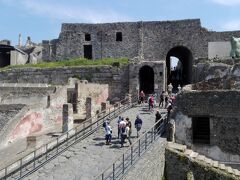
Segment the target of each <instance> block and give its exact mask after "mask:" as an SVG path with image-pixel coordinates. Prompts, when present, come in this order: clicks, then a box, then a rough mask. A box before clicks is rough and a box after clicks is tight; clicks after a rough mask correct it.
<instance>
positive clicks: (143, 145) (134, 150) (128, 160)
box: [94, 115, 168, 180]
mask: <svg viewBox="0 0 240 180" xmlns="http://www.w3.org/2000/svg"><path fill="white" fill-rule="evenodd" d="M167 121H168V120H167V115H165V116H164V117H162V118H161V119H160V120H159V121H158V122H156V123H155V124H154V125H153V126H152V127H151V128H150V129H149V130H148V131H146V132H145V133H144V134H142V135H141V136H140V137H139V138H138V139H137V140H136V141H135V142H134V143H133V144H132V145H131V146H130V147H128V148H127V149H126V150H125V151H124V152H123V154H122V155H121V156H119V157H118V158H117V159H116V160H115V161H114V162H113V163H112V164H111V165H110V166H108V167H107V168H106V169H105V170H104V171H102V173H100V174H99V175H97V176H96V177H95V178H94V179H95V180H98V179H100V180H108V179H111V180H116V179H122V178H123V177H124V175H126V172H127V171H128V170H129V169H130V167H131V166H133V164H135V163H136V161H137V160H138V159H139V158H140V157H141V156H142V155H143V154H144V153H145V152H146V151H147V149H148V148H149V147H150V145H151V144H153V142H154V141H155V140H157V137H160V136H161V135H162V134H163V133H164V132H165V130H166V126H167ZM159 123H161V124H160V126H159V127H157V126H158V125H159ZM148 134H150V137H149V136H148Z"/></svg>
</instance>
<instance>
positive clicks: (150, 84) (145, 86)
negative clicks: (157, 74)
mask: <svg viewBox="0 0 240 180" xmlns="http://www.w3.org/2000/svg"><path fill="white" fill-rule="evenodd" d="M139 84H140V89H139V90H140V91H143V92H144V93H146V94H151V93H153V92H154V71H153V68H151V67H150V66H147V65H145V66H143V67H141V69H140V70H139Z"/></svg>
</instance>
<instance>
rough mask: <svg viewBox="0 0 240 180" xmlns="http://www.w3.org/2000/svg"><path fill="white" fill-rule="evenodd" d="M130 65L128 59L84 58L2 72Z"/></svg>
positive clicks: (12, 67) (15, 66)
mask: <svg viewBox="0 0 240 180" xmlns="http://www.w3.org/2000/svg"><path fill="white" fill-rule="evenodd" d="M128 63H129V60H128V59H127V58H118V59H114V58H106V59H97V60H89V59H83V58H75V59H69V60H64V61H57V62H42V63H38V64H23V65H10V66H6V67H4V68H1V69H0V70H7V69H15V68H58V67H74V66H103V65H111V66H115V67H120V66H122V65H126V64H128Z"/></svg>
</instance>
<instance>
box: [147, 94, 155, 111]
mask: <svg viewBox="0 0 240 180" xmlns="http://www.w3.org/2000/svg"><path fill="white" fill-rule="evenodd" d="M148 104H149V111H150V110H153V106H154V97H153V95H151V96H150V97H149V102H148Z"/></svg>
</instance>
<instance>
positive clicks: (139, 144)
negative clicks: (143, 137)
mask: <svg viewBox="0 0 240 180" xmlns="http://www.w3.org/2000/svg"><path fill="white" fill-rule="evenodd" d="M140 155H141V142H140V139H139V140H138V156H140Z"/></svg>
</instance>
